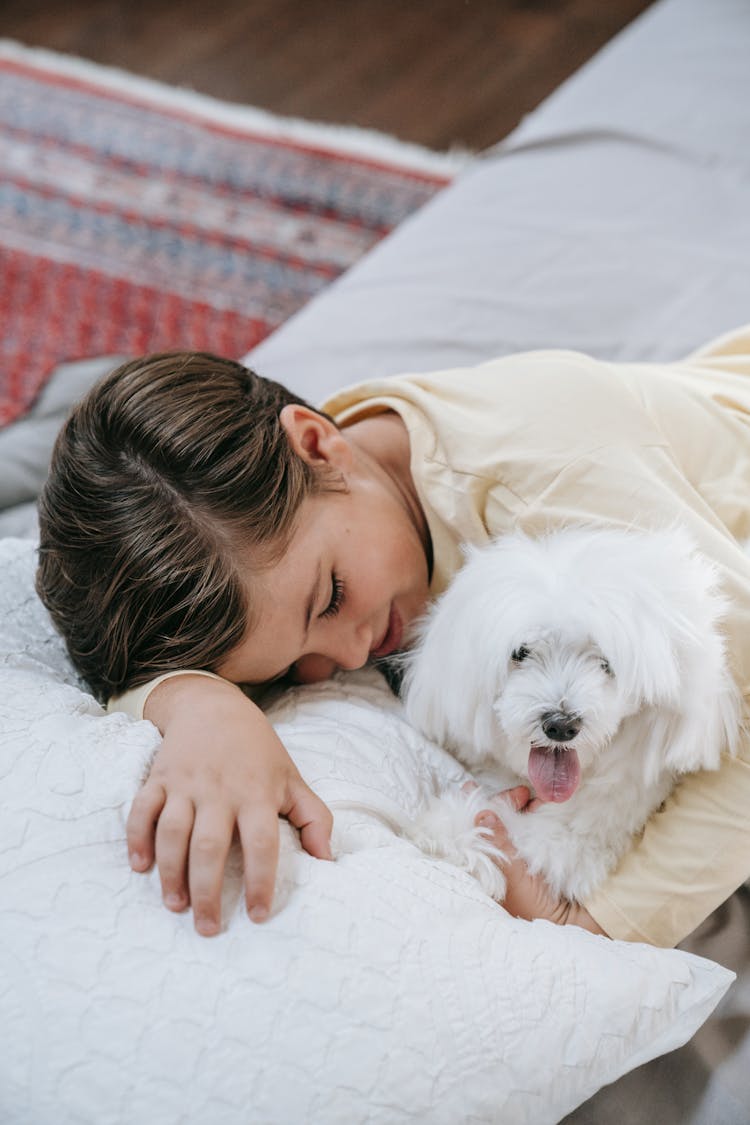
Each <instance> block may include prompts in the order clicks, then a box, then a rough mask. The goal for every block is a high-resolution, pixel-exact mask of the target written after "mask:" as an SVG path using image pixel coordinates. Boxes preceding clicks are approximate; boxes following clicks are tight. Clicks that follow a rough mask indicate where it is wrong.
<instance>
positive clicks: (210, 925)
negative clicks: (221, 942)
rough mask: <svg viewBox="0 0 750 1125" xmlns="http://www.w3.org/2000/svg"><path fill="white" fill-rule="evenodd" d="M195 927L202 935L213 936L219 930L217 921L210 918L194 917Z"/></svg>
mask: <svg viewBox="0 0 750 1125" xmlns="http://www.w3.org/2000/svg"><path fill="white" fill-rule="evenodd" d="M195 928H196V930H197V931H198V933H199V934H202V935H203V937H213V936H214V934H218V932H219V925H218V923H217V922H214V921H213V920H212V919H211V918H196V920H195Z"/></svg>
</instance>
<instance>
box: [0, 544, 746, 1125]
mask: <svg viewBox="0 0 750 1125" xmlns="http://www.w3.org/2000/svg"><path fill="white" fill-rule="evenodd" d="M34 566H35V552H34V547H33V544H32V543H30V542H24V541H20V540H5V541H3V542H0V576H1V579H0V675H1V676H2V684H1V685H0V687H1V695H0V724H1V725H0V807H1V808H2V817H1V818H0V895H1V896H2V899H1V901H2V905H1V907H0V949H1V950H2V956H0V1005H1V1007H2V1012H3V1019H2V1020H1V1021H0V1119H2V1121H3V1122H6V1123H8V1125H10V1123H17V1125H21V1123H23V1125H42V1123H48V1122H49V1121H52V1120H54V1121H56V1122H60V1123H62V1122H77V1123H81V1122H83V1123H91V1125H108V1123H113V1125H114V1123H122V1125H125V1123H129V1122H132V1121H137V1120H144V1121H153V1122H158V1123H159V1125H163V1123H171V1122H175V1123H176V1122H178V1121H179V1122H192V1121H196V1122H197V1121H211V1122H212V1123H213V1125H240V1123H243V1125H244V1123H250V1122H258V1121H262V1122H264V1125H273V1123H278V1125H282V1123H283V1125H288V1122H290V1121H327V1122H328V1121H330V1122H333V1121H365V1120H366V1121H368V1122H372V1123H382V1125H398V1123H401V1122H404V1123H406V1122H411V1123H413V1122H414V1121H422V1122H430V1125H440V1123H442V1122H445V1123H446V1125H449V1123H450V1125H455V1122H457V1121H467V1122H468V1121H471V1122H475V1123H481V1122H500V1121H503V1122H508V1121H512V1122H514V1125H517V1123H521V1122H530V1123H533V1125H542V1123H544V1122H554V1121H558V1120H559V1119H560V1118H561V1117H562V1116H563V1115H564V1114H566V1113H567V1112H568V1111H570V1110H572V1109H573V1108H574V1107H575V1106H576V1105H578V1104H579V1103H580V1102H582V1101H584V1100H585V1099H586V1098H587V1097H589V1096H590V1095H591V1094H593V1093H594V1092H595V1091H596V1090H597V1089H598V1088H599V1087H600V1086H601V1085H603V1084H604V1083H608V1082H612V1081H613V1080H614V1079H616V1078H618V1077H619V1076H620V1075H622V1074H623V1073H625V1072H626V1071H628V1070H629V1069H631V1068H632V1067H634V1066H636V1065H638V1064H640V1063H642V1062H644V1061H646V1060H647V1059H649V1058H652V1057H654V1056H655V1055H658V1054H660V1053H663V1052H665V1051H669V1050H671V1049H673V1048H675V1047H677V1046H679V1045H681V1044H682V1043H684V1042H685V1041H686V1040H687V1039H689V1038H690V1036H691V1035H692V1034H693V1033H694V1032H695V1031H696V1029H697V1028H698V1027H699V1026H700V1025H701V1023H702V1022H703V1021H704V1020H705V1019H706V1017H707V1016H708V1015H709V1014H710V1012H711V1011H712V1009H713V1008H714V1006H715V1005H716V1003H717V1002H718V1000H719V999H720V997H721V996H722V995H723V993H724V992H725V990H726V989H727V987H728V986H729V984H730V983H731V980H732V979H733V978H732V974H731V973H729V972H727V971H726V970H725V969H722V968H720V967H719V966H718V965H715V964H713V963H712V962H710V961H705V960H702V959H700V958H697V957H694V956H691V955H689V954H686V953H682V952H678V951H674V950H658V949H652V948H650V947H647V946H640V945H629V944H624V943H618V942H611V941H608V940H606V939H604V938H597V937H593V936H592V935H589V934H586V933H584V932H583V931H579V930H577V929H575V928H573V927H568V928H558V927H555V926H552V925H550V924H547V923H544V922H535V923H531V924H529V923H524V922H520V921H517V920H515V919H512V918H510V917H509V916H508V915H506V914H505V912H504V911H503V910H502V909H501V908H500V907H498V906H497V905H496V904H494V903H493V902H491V901H490V900H489V899H487V898H486V897H485V896H484V894H483V893H482V892H481V890H480V889H479V887H478V885H477V884H476V883H475V882H474V881H473V880H472V879H471V878H470V877H468V876H467V875H465V874H463V873H462V872H460V871H458V870H456V869H453V868H451V867H449V866H448V865H446V864H444V863H441V862H440V861H436V860H432V859H428V858H426V857H425V856H423V855H422V854H421V853H420V852H418V851H417V850H416V849H415V848H414V846H413V845H412V844H410V843H409V842H408V841H406V840H405V839H403V838H401V837H399V836H398V834H397V833H396V832H395V831H394V830H393V828H392V827H391V825H392V822H393V819H394V817H395V819H396V820H398V818H399V817H400V816H402V815H403V814H404V813H407V814H410V813H413V812H414V810H415V809H416V808H417V806H418V805H419V803H420V802H421V801H422V800H423V799H424V798H425V796H426V795H427V794H428V793H429V792H431V791H432V790H433V788H434V787H435V786H436V785H443V784H448V783H453V782H458V781H459V780H460V779H461V777H462V773H461V771H460V769H459V768H458V767H457V766H456V764H455V763H454V762H453V761H452V759H450V758H449V757H448V756H447V755H445V754H443V753H442V752H441V751H440V750H438V749H437V748H436V747H434V746H432V745H430V744H429V743H426V742H425V741H424V740H423V739H422V738H421V737H419V736H418V735H417V734H416V733H415V732H414V731H412V730H411V729H410V728H409V727H408V726H407V725H406V724H405V723H404V720H403V718H402V715H401V711H400V707H399V704H398V702H397V701H396V700H395V699H393V697H392V696H391V695H390V694H389V692H388V690H387V688H385V687H384V685H382V684H381V682H380V681H379V679H378V677H377V676H376V675H375V674H374V673H370V672H365V673H362V674H360V675H357V676H353V677H349V678H347V679H346V680H342V681H340V682H335V683H332V684H328V685H324V686H320V687H313V688H305V689H300V690H298V691H295V692H294V693H292V695H291V696H290V697H288V698H287V699H286V700H285V701H284V702H283V703H282V704H280V705H279V706H278V707H277V708H276V709H275V711H274V713H273V718H274V721H275V722H276V724H277V726H278V729H279V732H280V734H281V737H282V739H283V740H284V741H285V743H286V745H287V746H288V747H289V749H290V751H291V753H292V754H293V756H294V758H295V760H296V762H297V763H298V765H299V767H300V770H301V771H302V774H303V776H305V778H306V779H307V780H308V781H309V782H310V783H311V784H312V785H313V786H314V787H315V788H316V790H317V791H318V792H319V793H320V794H321V796H322V797H323V798H324V799H325V800H327V801H329V802H331V804H332V806H333V807H334V808H335V809H336V810H337V811H336V828H335V838H334V843H335V849H336V853H337V859H336V861H335V862H334V863H326V862H322V861H318V860H314V859H312V858H311V857H309V856H308V855H307V854H306V853H304V852H303V851H302V850H301V848H300V846H299V843H298V841H297V838H296V835H295V833H294V832H293V831H292V830H291V829H290V828H289V827H288V825H286V824H284V823H282V856H281V870H280V876H279V886H278V891H277V895H276V901H275V906H274V912H273V916H272V917H271V919H270V920H269V921H268V922H267V923H266V924H264V925H262V926H254V925H253V924H252V923H251V922H250V921H249V920H248V919H247V916H246V914H245V910H244V904H243V899H242V878H241V867H240V862H239V856H238V855H237V854H236V853H234V854H233V855H232V857H231V861H230V870H229V874H228V877H227V880H226V886H225V891H224V903H223V916H224V928H223V931H222V933H221V934H220V935H219V936H218V937H216V938H213V939H211V940H206V939H203V938H200V937H198V936H197V935H196V934H195V932H194V930H193V926H192V919H191V917H190V914H189V912H188V913H186V914H184V915H179V916H176V915H174V914H170V913H169V912H167V911H166V910H165V909H164V907H163V906H162V905H161V901H160V894H159V883H158V876H157V874H156V873H155V872H152V873H151V874H150V875H148V876H142V875H135V874H133V873H131V872H130V870H129V868H128V864H127V858H126V848H125V834H124V824H125V818H126V816H127V811H128V807H129V804H130V801H131V799H132V797H133V794H134V792H135V790H136V788H137V786H138V784H139V781H140V779H141V778H142V776H143V774H144V771H145V770H146V769H147V767H148V763H149V761H150V758H151V755H152V754H153V751H154V749H155V747H156V745H157V742H158V735H157V733H156V731H155V729H154V728H153V727H152V726H151V725H150V724H149V723H146V722H140V723H138V722H133V721H131V720H130V719H128V718H127V717H126V716H124V715H120V714H118V715H110V716H105V715H104V714H103V712H102V710H101V708H100V707H99V706H98V704H97V703H96V702H95V701H94V699H93V698H92V697H91V696H90V695H89V694H87V692H86V691H85V690H84V687H83V685H82V684H81V683H80V682H79V681H78V680H77V678H76V676H75V674H74V672H73V669H72V667H71V666H70V664H69V661H68V659H67V657H66V655H65V651H64V648H63V645H62V643H61V641H60V639H59V638H58V637H57V636H56V634H55V632H54V630H53V629H52V627H51V625H50V623H49V620H48V617H47V615H46V613H45V611H44V610H43V608H42V606H41V604H40V603H39V601H38V599H37V598H36V597H35V595H34V592H33V571H34Z"/></svg>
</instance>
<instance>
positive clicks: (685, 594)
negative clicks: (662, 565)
mask: <svg viewBox="0 0 750 1125" xmlns="http://www.w3.org/2000/svg"><path fill="white" fill-rule="evenodd" d="M666 562H667V569H666V571H665V581H664V582H663V583H662V584H661V589H660V591H659V596H658V598H656V599H655V600H653V601H652V602H651V604H650V606H649V607H648V614H647V617H648V623H646V621H645V620H641V621H640V623H638V622H636V623H635V625H636V628H637V629H638V632H639V634H640V638H641V650H640V655H641V656H644V655H645V656H646V659H645V661H644V662H643V663H644V664H645V665H646V666H653V665H654V664H655V663H657V664H658V662H659V661H662V662H663V664H662V670H661V672H659V673H658V674H657V675H656V676H655V677H654V678H653V679H651V680H650V683H649V685H648V686H649V688H650V689H651V690H650V691H647V692H645V693H644V694H645V696H646V699H647V703H648V704H650V705H651V706H650V707H647V708H646V713H647V715H648V716H649V718H650V722H649V723H648V725H647V727H646V729H645V730H644V743H645V746H646V747H647V756H646V760H647V762H648V767H647V768H648V769H649V770H650V771H652V772H653V774H654V775H656V774H657V773H658V772H659V771H661V770H662V769H664V768H667V769H669V770H672V771H674V772H675V773H678V774H681V773H689V772H692V771H694V770H700V769H718V767H719V763H720V758H721V754H722V753H723V752H725V751H729V752H730V753H734V752H735V751H736V749H737V743H738V738H739V734H740V724H741V718H740V715H741V695H740V692H739V689H738V687H737V684H736V682H735V680H734V679H733V677H732V674H731V669H730V667H729V663H728V661H727V655H726V645H725V640H724V637H723V634H722V629H721V623H722V619H723V618H724V617H725V616H726V613H727V608H728V604H727V602H726V600H725V598H724V597H723V595H722V594H721V591H720V590H719V588H718V575H717V572H716V570H715V568H714V567H713V566H712V564H711V563H710V562H709V561H708V560H707V559H705V558H704V557H703V556H701V555H700V554H699V553H698V552H697V551H695V550H692V549H687V550H686V549H683V550H682V551H681V555H676V556H675V557H673V558H671V559H670V558H669V557H667V560H666ZM654 630H656V634H655V633H654V632H653V631H654ZM657 637H658V644H659V646H660V648H659V649H658V650H657V648H656V647H654V644H653V643H652V644H650V643H649V641H651V642H655V641H656V640H657ZM649 649H650V650H651V651H649ZM672 670H674V675H673V674H672ZM660 681H661V682H660Z"/></svg>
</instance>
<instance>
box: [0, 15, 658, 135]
mask: <svg viewBox="0 0 750 1125" xmlns="http://www.w3.org/2000/svg"><path fill="white" fill-rule="evenodd" d="M648 6H649V0H0V35H2V36H5V37H8V38H12V39H18V40H20V41H21V42H24V43H28V44H31V45H35V46H43V47H49V48H51V49H53V50H57V51H65V52H68V53H70V54H75V55H81V56H83V57H85V58H89V59H93V60H94V61H96V62H101V63H106V64H108V65H112V66H119V67H124V68H125V69H127V70H131V71H134V72H136V73H140V74H145V75H148V76H150V77H153V78H158V79H161V80H162V81H164V82H169V83H172V84H175V85H184V86H190V87H192V88H194V89H197V90H201V91H203V92H205V93H208V94H213V95H214V96H215V97H219V98H226V99H229V100H233V101H237V102H243V103H246V104H251V105H257V106H262V107H264V108H265V109H268V110H271V111H272V112H274V113H281V114H291V115H294V116H300V117H307V118H310V119H313V120H322V121H331V122H338V123H342V124H344V123H346V124H354V125H360V126H364V127H367V128H374V129H379V130H382V131H384V132H386V133H391V134H393V135H395V136H399V137H401V138H403V139H405V140H411V141H416V142H418V143H421V144H424V145H428V146H430V147H432V148H437V149H445V148H448V147H450V146H452V145H460V146H465V147H468V148H473V149H477V148H483V147H485V146H486V145H489V144H492V143H493V142H494V141H497V140H499V139H500V138H501V137H503V136H505V135H506V134H507V133H508V132H509V131H510V130H511V129H512V128H513V127H514V126H515V125H516V124H517V123H518V121H519V120H520V119H521V117H522V116H523V115H524V114H525V113H527V112H529V110H531V109H533V108H534V106H536V105H537V104H538V103H539V102H540V101H541V100H542V99H543V98H544V97H545V96H546V95H547V94H548V93H549V92H550V91H552V90H553V89H554V88H555V87H556V86H558V85H559V84H560V82H561V81H562V80H563V79H564V78H566V77H567V76H568V75H569V74H571V73H572V72H573V71H574V70H576V69H577V68H578V67H579V66H580V65H581V64H582V63H583V62H584V61H585V60H586V59H587V58H588V57H589V56H591V55H592V54H593V53H594V52H595V51H596V50H598V49H599V47H601V46H602V45H603V44H604V43H605V42H606V41H607V40H608V39H609V38H611V36H612V35H614V34H615V33H616V32H617V31H618V30H619V29H620V28H622V27H624V26H625V25H626V24H627V23H629V22H630V20H631V19H633V18H634V17H635V16H636V15H638V14H639V13H640V12H641V11H643V10H644V9H645V8H647V7H648Z"/></svg>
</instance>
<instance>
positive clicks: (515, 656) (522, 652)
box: [510, 645, 531, 664]
mask: <svg viewBox="0 0 750 1125" xmlns="http://www.w3.org/2000/svg"><path fill="white" fill-rule="evenodd" d="M530 655H531V649H530V648H528V647H527V646H526V645H519V646H518V648H516V649H514V650H513V652H512V653H511V654H510V658H511V660H514V661H515V662H516V664H520V663H521V661H522V660H525V659H526V657H527V656H530Z"/></svg>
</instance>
